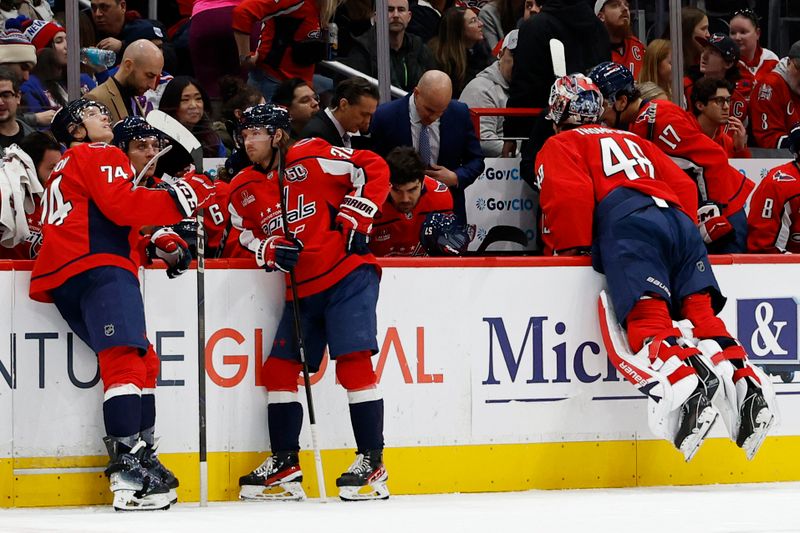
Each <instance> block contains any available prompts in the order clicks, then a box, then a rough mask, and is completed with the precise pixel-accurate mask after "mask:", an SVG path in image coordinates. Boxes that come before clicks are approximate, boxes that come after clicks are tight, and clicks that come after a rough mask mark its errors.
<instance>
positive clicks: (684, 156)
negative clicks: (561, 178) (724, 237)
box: [630, 100, 755, 216]
mask: <svg viewBox="0 0 800 533" xmlns="http://www.w3.org/2000/svg"><path fill="white" fill-rule="evenodd" d="M630 131H632V132H633V133H636V134H637V135H639V136H640V137H642V138H645V139H647V140H650V141H652V142H653V143H655V145H656V146H658V147H659V148H661V149H662V150H663V151H664V153H666V154H667V155H668V156H670V157H671V158H672V160H673V161H674V162H675V163H676V164H677V165H678V166H679V167H681V168H682V169H683V170H685V171H686V172H687V173H688V174H689V175H690V176H691V177H692V179H694V181H695V183H696V185H697V192H698V195H699V197H700V199H701V200H702V201H704V202H705V201H712V202H716V203H717V204H719V205H720V207H721V209H722V213H723V214H724V215H725V216H730V215H732V214H733V213H736V212H737V211H739V210H740V209H742V208H743V207H744V204H745V201H746V200H747V196H748V195H749V194H750V191H752V190H753V187H754V186H755V184H754V183H753V182H752V181H750V180H749V179H747V178H746V177H745V176H744V174H742V173H741V172H739V171H738V170H736V169H735V168H733V167H732V166H730V164H729V163H728V154H726V153H725V150H723V149H722V147H721V146H720V145H719V144H717V143H716V142H714V140H713V139H711V138H710V137H709V136H707V135H706V134H705V133H703V132H702V131H701V130H700V128H699V126H698V125H697V122H696V121H695V120H694V118H693V117H691V116H690V115H689V114H688V113H687V112H686V111H684V110H683V109H682V108H680V107H679V106H677V105H675V104H673V103H672V102H668V101H666V100H652V101H651V102H648V103H647V104H646V105H644V106H642V109H641V110H640V111H639V116H638V117H637V118H636V121H635V122H634V123H633V124H631V125H630Z"/></svg>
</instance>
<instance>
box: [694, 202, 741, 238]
mask: <svg viewBox="0 0 800 533" xmlns="http://www.w3.org/2000/svg"><path fill="white" fill-rule="evenodd" d="M697 220H698V221H699V224H698V225H697V227H698V228H699V229H700V235H701V236H702V237H703V242H705V243H706V244H711V243H719V242H722V241H725V240H727V239H728V238H731V237H733V226H731V223H730V222H729V221H728V218H727V217H725V216H723V215H722V212H721V211H720V209H719V206H718V205H717V204H714V203H707V204H705V205H702V206H700V209H698V210H697Z"/></svg>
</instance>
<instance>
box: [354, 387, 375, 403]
mask: <svg viewBox="0 0 800 533" xmlns="http://www.w3.org/2000/svg"><path fill="white" fill-rule="evenodd" d="M381 398H383V396H381V393H380V392H379V391H378V388H377V387H370V388H369V389H362V390H349V391H347V403H351V404H352V403H364V402H374V401H375V400H380V399H381Z"/></svg>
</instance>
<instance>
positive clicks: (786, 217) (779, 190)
mask: <svg viewBox="0 0 800 533" xmlns="http://www.w3.org/2000/svg"><path fill="white" fill-rule="evenodd" d="M789 139H790V141H791V144H790V147H791V150H792V152H793V153H794V160H793V161H790V162H788V163H786V164H783V165H779V166H777V167H775V168H773V169H772V170H770V171H769V173H768V174H767V175H766V176H765V177H764V179H762V180H761V183H759V184H758V186H757V187H756V190H755V191H753V196H751V197H750V213H749V214H748V216H747V224H748V226H749V231H748V233H747V251H748V252H750V253H757V254H782V253H787V252H788V253H793V254H797V253H800V124H798V125H796V126H795V127H794V128H792V131H791V132H790V133H789Z"/></svg>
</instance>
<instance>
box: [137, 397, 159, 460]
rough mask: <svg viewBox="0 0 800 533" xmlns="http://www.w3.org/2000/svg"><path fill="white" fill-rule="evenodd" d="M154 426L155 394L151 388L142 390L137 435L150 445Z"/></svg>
mask: <svg viewBox="0 0 800 533" xmlns="http://www.w3.org/2000/svg"><path fill="white" fill-rule="evenodd" d="M155 428H156V395H155V394H153V389H145V390H143V391H142V418H141V423H140V424H139V436H140V437H141V439H142V440H143V441H144V442H145V443H147V445H148V446H150V447H152V446H153V443H154V438H155V437H154V434H155Z"/></svg>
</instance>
